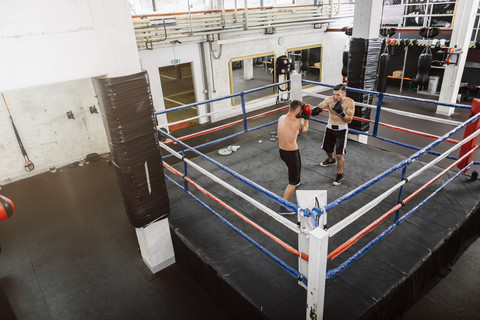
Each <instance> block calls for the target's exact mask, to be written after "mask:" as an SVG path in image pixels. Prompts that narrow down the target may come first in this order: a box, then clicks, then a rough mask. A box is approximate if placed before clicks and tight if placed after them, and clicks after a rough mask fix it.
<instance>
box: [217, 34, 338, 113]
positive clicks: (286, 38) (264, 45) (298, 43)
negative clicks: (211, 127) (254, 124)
mask: <svg viewBox="0 0 480 320" xmlns="http://www.w3.org/2000/svg"><path fill="white" fill-rule="evenodd" d="M280 37H281V38H282V39H283V42H279V41H278V39H279V38H280ZM254 38H255V37H254ZM256 38H258V39H256V40H249V41H243V42H240V40H241V39H242V37H240V38H237V39H236V40H237V41H235V42H232V43H230V42H227V43H225V44H222V56H221V58H220V59H218V60H213V70H214V75H213V79H214V81H215V89H216V93H214V94H213V97H222V96H226V95H229V94H231V92H230V78H229V71H228V68H229V61H230V59H232V58H236V57H242V56H248V55H254V54H260V53H265V52H272V51H273V52H274V53H275V55H276V57H277V58H278V57H279V56H281V55H285V54H286V52H287V50H288V49H291V48H296V47H302V46H310V45H317V44H320V45H322V46H323V54H322V82H323V83H327V84H337V83H340V82H342V74H341V70H342V52H343V50H344V45H345V42H346V40H347V36H346V35H345V34H344V33H343V32H330V33H324V32H321V31H318V30H312V29H311V26H309V27H307V28H305V29H296V30H292V31H289V32H282V33H279V34H275V35H272V36H262V35H257V36H256ZM245 39H246V38H245ZM221 42H222V41H220V43H221ZM279 43H282V44H279ZM216 47H217V46H214V49H215V48H216ZM273 101H274V99H273ZM263 106H265V105H264V104H263ZM229 107H231V103H230V100H224V101H222V102H218V103H215V104H214V110H223V109H225V108H229ZM260 107H262V104H260V103H255V102H253V103H248V107H247V109H248V110H254V109H258V108H260ZM239 112H240V110H239V111H237V112H234V114H238V113H239ZM231 115H232V112H225V113H224V114H219V115H217V116H216V117H215V120H220V119H223V118H225V117H229V116H231Z"/></svg>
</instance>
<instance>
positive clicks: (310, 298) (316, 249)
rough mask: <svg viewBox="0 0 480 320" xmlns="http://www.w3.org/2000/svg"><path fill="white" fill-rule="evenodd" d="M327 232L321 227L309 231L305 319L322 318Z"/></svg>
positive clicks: (314, 319)
mask: <svg viewBox="0 0 480 320" xmlns="http://www.w3.org/2000/svg"><path fill="white" fill-rule="evenodd" d="M327 253H328V233H327V232H326V231H325V230H323V229H322V228H321V227H318V228H316V229H314V230H313V231H312V232H310V237H309V257H308V286H307V312H306V319H307V320H321V319H323V309H324V300H325V287H326V273H327Z"/></svg>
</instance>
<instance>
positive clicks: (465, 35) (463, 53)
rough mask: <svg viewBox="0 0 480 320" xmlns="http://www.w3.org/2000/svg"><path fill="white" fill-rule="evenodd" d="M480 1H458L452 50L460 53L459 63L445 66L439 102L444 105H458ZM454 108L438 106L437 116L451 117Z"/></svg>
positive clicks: (458, 55) (451, 43)
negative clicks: (459, 90)
mask: <svg viewBox="0 0 480 320" xmlns="http://www.w3.org/2000/svg"><path fill="white" fill-rule="evenodd" d="M478 3H479V0H462V1H457V4H456V6H457V7H456V14H455V17H454V19H455V21H454V24H453V30H452V36H451V38H450V44H449V47H450V48H454V50H455V51H457V52H459V53H458V54H457V55H456V56H457V57H456V58H457V59H456V60H457V63H456V64H449V65H446V66H445V72H444V73H443V81H442V88H441V90H440V97H439V99H438V101H440V102H444V103H452V104H453V103H456V102H457V95H458V89H459V88H460V82H461V81H462V75H463V69H464V67H465V62H466V60H467V53H468V47H469V46H470V38H471V37H472V32H473V24H474V22H475V17H476V14H477V10H478ZM454 109H455V108H453V107H445V106H437V114H441V115H445V116H451V115H452V114H453V112H454Z"/></svg>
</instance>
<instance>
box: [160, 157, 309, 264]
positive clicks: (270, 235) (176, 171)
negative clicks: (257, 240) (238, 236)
mask: <svg viewBox="0 0 480 320" xmlns="http://www.w3.org/2000/svg"><path fill="white" fill-rule="evenodd" d="M163 165H164V166H165V168H167V169H168V170H170V171H171V172H172V173H174V174H175V175H177V176H179V177H182V178H183V179H185V180H186V181H188V182H189V183H190V184H191V185H192V186H194V187H195V188H197V189H198V190H199V191H200V192H202V193H203V194H205V195H206V196H207V197H209V198H210V199H212V200H214V201H215V202H217V203H218V204H220V205H221V206H223V207H224V208H226V209H228V210H229V211H231V212H232V213H233V214H235V215H236V216H238V217H239V218H241V219H242V220H243V221H245V222H247V223H248V224H249V225H251V226H253V227H254V228H256V229H257V230H259V231H260V232H262V233H263V234H265V235H266V236H267V237H269V238H270V239H272V240H273V241H275V242H276V243H278V244H279V245H281V246H282V247H284V248H285V249H286V250H287V251H289V252H291V253H293V254H294V255H296V256H297V257H301V258H302V259H303V260H305V261H308V255H307V254H305V253H303V252H302V253H300V252H298V250H296V249H294V248H293V247H291V246H290V245H288V244H287V243H285V242H283V241H282V240H280V239H279V238H277V237H276V236H274V235H273V234H271V233H270V232H268V231H267V230H265V229H263V228H262V227H260V226H259V225H258V224H256V223H255V222H253V221H252V220H250V219H248V218H247V217H245V216H244V215H242V214H241V213H240V212H238V211H237V210H235V209H233V208H232V207H230V206H229V205H228V204H226V203H225V202H223V201H222V200H220V199H218V198H217V197H216V196H214V195H213V194H211V193H210V192H208V191H207V190H205V189H204V188H203V187H201V186H200V185H198V184H197V183H195V182H193V181H192V179H190V178H189V177H184V176H183V174H182V173H180V172H179V171H178V170H176V169H175V168H173V167H172V166H170V165H169V164H168V163H166V162H165V161H164V162H163Z"/></svg>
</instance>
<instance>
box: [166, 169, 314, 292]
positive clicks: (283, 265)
mask: <svg viewBox="0 0 480 320" xmlns="http://www.w3.org/2000/svg"><path fill="white" fill-rule="evenodd" d="M165 177H166V178H167V179H168V180H169V181H170V182H172V183H173V184H175V185H176V186H177V187H179V188H180V189H182V190H183V191H185V192H186V193H187V194H188V195H189V196H190V197H192V198H193V199H194V200H195V201H197V202H198V203H200V204H201V205H202V206H203V207H204V208H205V209H207V210H208V211H210V213H212V214H213V215H214V216H216V217H217V218H218V219H220V221H222V222H223V223H224V224H226V225H227V226H228V227H230V228H231V229H232V230H233V231H235V232H236V233H238V234H239V235H241V236H242V237H244V238H245V239H247V240H248V241H249V242H250V243H251V244H253V245H254V246H255V247H257V248H258V249H259V250H260V251H261V252H263V253H264V254H266V255H267V256H268V257H269V258H270V259H272V260H273V261H274V262H276V263H277V264H278V265H279V266H280V267H281V268H282V269H284V270H285V271H287V272H288V273H289V274H290V275H291V276H292V277H294V278H295V279H297V280H300V281H302V282H303V283H304V284H305V285H307V279H305V277H304V276H302V275H301V274H300V272H298V270H296V269H294V268H292V267H290V266H289V265H287V264H286V263H285V262H283V260H280V258H278V257H277V256H275V255H274V254H273V253H271V252H270V251H268V250H267V249H265V248H264V247H263V246H261V245H260V244H259V243H257V242H256V241H255V240H253V239H252V238H250V237H249V236H247V235H246V234H245V233H244V232H243V231H242V230H240V229H238V228H237V227H235V226H234V225H233V224H232V223H230V221H228V220H227V219H225V218H224V217H222V216H221V215H219V214H218V213H217V212H215V210H213V209H212V208H210V207H209V206H208V205H207V204H205V203H204V202H203V201H202V200H200V199H199V198H198V197H196V196H195V195H194V194H193V193H192V192H190V191H188V190H185V188H183V187H182V186H181V185H180V184H179V183H177V182H176V181H174V180H173V179H172V178H171V177H169V176H168V175H166V174H165Z"/></svg>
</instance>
